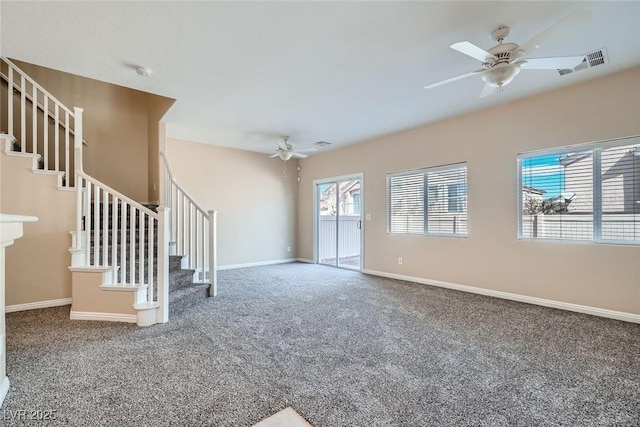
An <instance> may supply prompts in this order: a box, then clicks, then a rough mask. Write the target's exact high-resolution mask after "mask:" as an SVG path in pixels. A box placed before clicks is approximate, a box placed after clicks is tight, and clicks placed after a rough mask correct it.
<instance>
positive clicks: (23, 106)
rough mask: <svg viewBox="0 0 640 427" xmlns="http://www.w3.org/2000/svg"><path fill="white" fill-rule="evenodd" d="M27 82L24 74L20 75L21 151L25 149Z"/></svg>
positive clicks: (24, 151)
mask: <svg viewBox="0 0 640 427" xmlns="http://www.w3.org/2000/svg"><path fill="white" fill-rule="evenodd" d="M26 86H27V84H26V82H25V80H24V76H20V146H21V149H20V151H22V152H23V153H26V151H27V88H26Z"/></svg>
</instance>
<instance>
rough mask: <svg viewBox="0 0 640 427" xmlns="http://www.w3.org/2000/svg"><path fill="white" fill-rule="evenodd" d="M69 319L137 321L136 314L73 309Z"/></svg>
mask: <svg viewBox="0 0 640 427" xmlns="http://www.w3.org/2000/svg"><path fill="white" fill-rule="evenodd" d="M69 318H70V319H71V320H99V321H106V322H126V323H137V322H138V316H136V315H135V314H120V313H96V312H91V311H73V310H71V314H70V315H69Z"/></svg>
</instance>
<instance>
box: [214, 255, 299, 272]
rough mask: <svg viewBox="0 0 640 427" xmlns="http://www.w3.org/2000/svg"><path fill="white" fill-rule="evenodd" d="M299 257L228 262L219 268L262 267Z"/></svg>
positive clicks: (294, 259)
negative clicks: (241, 262) (239, 262)
mask: <svg viewBox="0 0 640 427" xmlns="http://www.w3.org/2000/svg"><path fill="white" fill-rule="evenodd" d="M296 261H298V258H286V259H274V260H271V261H259V262H247V263H245V264H227V265H220V266H218V270H234V269H236V268H247V267H261V266H263V265H273V264H287V263H289V262H296Z"/></svg>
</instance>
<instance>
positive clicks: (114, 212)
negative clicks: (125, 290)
mask: <svg viewBox="0 0 640 427" xmlns="http://www.w3.org/2000/svg"><path fill="white" fill-rule="evenodd" d="M117 250H118V198H117V197H116V196H113V198H112V199H111V267H112V269H113V275H114V277H115V276H116V274H115V269H116V266H117V265H118V258H117V257H118V253H117ZM115 281H116V282H117V280H115Z"/></svg>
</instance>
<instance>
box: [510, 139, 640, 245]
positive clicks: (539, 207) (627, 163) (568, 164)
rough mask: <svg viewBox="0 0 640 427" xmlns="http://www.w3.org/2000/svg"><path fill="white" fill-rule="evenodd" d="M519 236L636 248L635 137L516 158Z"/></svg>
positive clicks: (639, 155) (638, 156)
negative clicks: (634, 246)
mask: <svg viewBox="0 0 640 427" xmlns="http://www.w3.org/2000/svg"><path fill="white" fill-rule="evenodd" d="M518 169H519V174H520V185H519V188H520V189H519V197H520V203H519V207H520V215H519V217H520V218H519V237H520V238H525V239H552V240H579V241H594V242H615V243H635V244H640V138H637V137H636V138H626V139H623V140H617V141H607V142H603V143H598V144H591V145H588V146H581V147H579V148H578V149H575V148H574V149H562V150H556V151H550V152H546V153H543V154H524V155H520V156H519V157H518Z"/></svg>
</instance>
